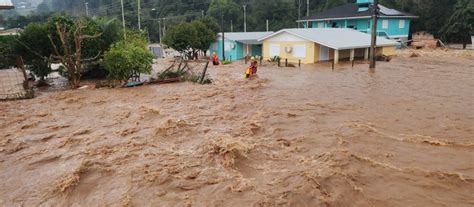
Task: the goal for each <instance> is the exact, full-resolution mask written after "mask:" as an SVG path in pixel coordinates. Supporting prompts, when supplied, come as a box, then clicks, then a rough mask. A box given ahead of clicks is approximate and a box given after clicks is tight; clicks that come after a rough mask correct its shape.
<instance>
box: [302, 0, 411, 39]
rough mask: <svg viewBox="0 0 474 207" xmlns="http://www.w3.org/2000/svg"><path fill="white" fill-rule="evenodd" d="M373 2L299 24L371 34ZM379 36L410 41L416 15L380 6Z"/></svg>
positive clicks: (351, 5)
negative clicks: (411, 26) (409, 37)
mask: <svg viewBox="0 0 474 207" xmlns="http://www.w3.org/2000/svg"><path fill="white" fill-rule="evenodd" d="M372 5H373V0H357V1H356V3H349V4H345V5H342V6H338V7H335V8H332V9H329V10H326V11H322V12H319V13H317V14H316V15H313V16H308V17H304V18H302V19H300V20H298V22H300V23H302V24H303V25H304V26H305V27H306V28H351V29H355V30H358V31H361V32H364V33H371V30H372V19H371V18H372V11H371V9H369V8H370V7H371V6H372ZM379 8H380V13H379V19H378V21H377V34H378V36H383V37H386V38H389V39H395V40H408V36H409V32H410V23H411V21H412V20H413V19H414V18H418V17H417V16H415V15H412V14H409V13H406V12H402V11H398V10H395V9H390V8H387V7H385V6H383V5H379Z"/></svg>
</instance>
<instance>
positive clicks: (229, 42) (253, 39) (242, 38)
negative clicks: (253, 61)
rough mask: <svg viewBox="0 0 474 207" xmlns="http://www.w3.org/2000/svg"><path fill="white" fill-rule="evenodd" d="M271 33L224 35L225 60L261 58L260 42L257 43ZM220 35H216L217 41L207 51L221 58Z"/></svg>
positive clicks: (232, 33) (231, 33)
mask: <svg viewBox="0 0 474 207" xmlns="http://www.w3.org/2000/svg"><path fill="white" fill-rule="evenodd" d="M272 33H273V32H229V33H224V40H225V41H224V43H225V44H224V49H225V59H228V60H229V59H230V60H240V59H244V58H245V56H247V55H250V56H256V55H258V56H262V42H261V41H258V40H259V39H262V38H263V37H265V36H268V35H270V34H272ZM222 46H223V44H222V33H219V34H218V35H217V40H216V41H215V42H214V43H212V44H211V47H210V48H209V51H210V52H211V54H212V53H213V52H215V53H217V55H218V56H219V59H221V60H223V59H224V58H223V57H222Z"/></svg>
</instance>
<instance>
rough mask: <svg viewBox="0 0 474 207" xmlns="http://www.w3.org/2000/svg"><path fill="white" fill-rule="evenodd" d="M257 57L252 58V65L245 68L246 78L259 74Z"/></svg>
mask: <svg viewBox="0 0 474 207" xmlns="http://www.w3.org/2000/svg"><path fill="white" fill-rule="evenodd" d="M257 65H258V62H257V59H256V58H255V57H252V58H250V67H248V68H247V70H245V74H244V77H245V78H250V77H251V76H254V75H256V74H257Z"/></svg>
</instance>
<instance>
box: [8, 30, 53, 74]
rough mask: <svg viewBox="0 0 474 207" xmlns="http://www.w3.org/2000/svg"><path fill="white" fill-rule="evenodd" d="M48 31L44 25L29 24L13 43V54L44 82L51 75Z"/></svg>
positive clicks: (50, 51)
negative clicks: (21, 59)
mask: <svg viewBox="0 0 474 207" xmlns="http://www.w3.org/2000/svg"><path fill="white" fill-rule="evenodd" d="M49 33H50V31H49V29H48V25H47V24H45V23H30V24H28V26H27V27H25V29H24V30H23V31H21V32H20V36H19V37H18V39H17V40H15V41H14V45H15V53H16V54H18V55H21V56H22V58H23V60H24V62H25V64H26V65H27V67H28V69H30V70H31V71H32V72H33V74H35V75H36V76H38V77H39V78H40V82H44V78H45V77H46V76H48V75H49V73H51V64H50V58H49V57H50V55H51V53H52V51H53V50H52V47H51V45H50V43H49V39H48V35H49Z"/></svg>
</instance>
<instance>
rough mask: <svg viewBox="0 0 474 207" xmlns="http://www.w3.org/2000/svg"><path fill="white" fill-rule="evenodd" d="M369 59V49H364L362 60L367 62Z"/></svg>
mask: <svg viewBox="0 0 474 207" xmlns="http://www.w3.org/2000/svg"><path fill="white" fill-rule="evenodd" d="M368 59H369V48H365V51H364V60H368Z"/></svg>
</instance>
